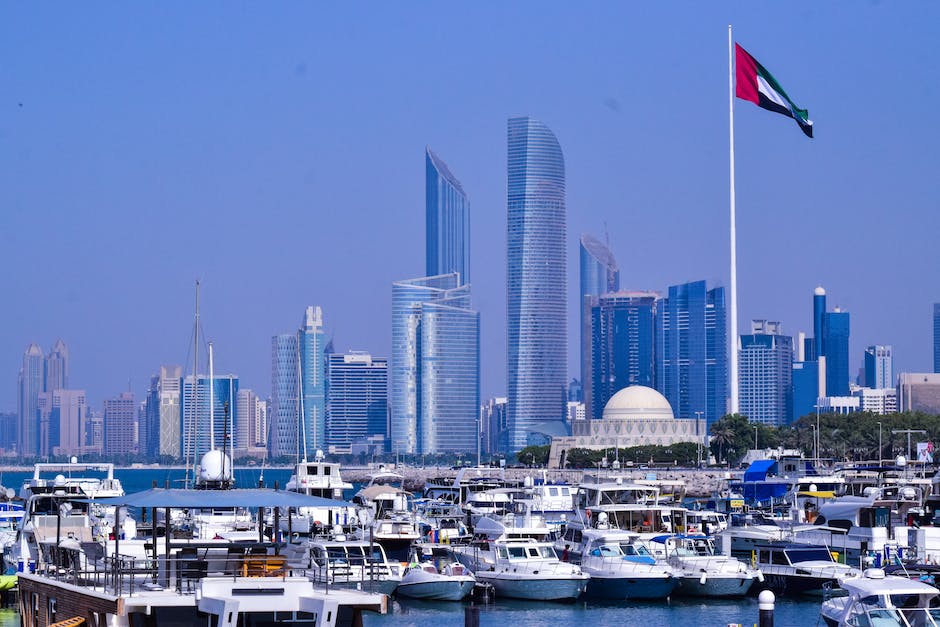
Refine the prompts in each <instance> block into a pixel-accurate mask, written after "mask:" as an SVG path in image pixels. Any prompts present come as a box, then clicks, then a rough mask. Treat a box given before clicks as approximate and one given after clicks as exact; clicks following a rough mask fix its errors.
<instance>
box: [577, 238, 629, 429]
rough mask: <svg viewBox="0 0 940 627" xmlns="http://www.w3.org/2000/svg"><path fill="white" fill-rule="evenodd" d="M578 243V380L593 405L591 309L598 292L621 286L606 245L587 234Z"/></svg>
mask: <svg viewBox="0 0 940 627" xmlns="http://www.w3.org/2000/svg"><path fill="white" fill-rule="evenodd" d="M580 244H581V245H580V248H579V252H580V255H579V257H580V263H579V268H580V281H581V282H580V286H581V289H580V292H579V296H580V302H579V305H578V308H579V310H580V315H581V326H580V336H581V350H580V352H579V353H578V355H580V359H581V363H580V366H581V382H582V384H583V385H584V387H585V389H586V391H587V398H586V402H587V403H588V404H591V405H592V406H593V399H592V394H593V389H587V388H590V387H591V381H592V380H593V378H594V360H593V358H592V356H591V349H592V346H593V342H592V340H591V337H592V333H593V332H592V330H591V320H592V315H591V308H592V307H594V306H595V305H596V304H597V298H598V297H599V296H600V295H601V294H607V293H610V292H616V291H617V290H619V289H620V270H619V269H618V268H617V261H616V259H614V254H613V253H612V252H611V251H610V248H608V247H607V245H606V244H603V243H601V242H600V241H598V240H597V239H596V238H594V237H592V236H590V235H588V234H584V235H582V236H581V242H580ZM568 400H569V401H572V400H579V399H573V398H571V396H570V395H569V398H568ZM602 407H603V406H602ZM594 417H597V418H600V414H595V415H594Z"/></svg>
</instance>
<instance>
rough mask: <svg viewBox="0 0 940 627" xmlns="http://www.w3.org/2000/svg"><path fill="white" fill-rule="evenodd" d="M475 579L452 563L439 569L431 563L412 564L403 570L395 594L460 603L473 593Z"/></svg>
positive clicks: (455, 563) (468, 572) (464, 569)
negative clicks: (403, 572)
mask: <svg viewBox="0 0 940 627" xmlns="http://www.w3.org/2000/svg"><path fill="white" fill-rule="evenodd" d="M474 585H476V578H475V577H474V576H473V573H471V572H470V571H469V570H467V568H466V567H465V566H464V565H463V564H461V563H459V562H454V563H450V564H446V565H444V566H443V567H441V568H440V569H438V567H437V566H435V565H434V563H433V562H430V561H427V562H421V563H413V564H411V565H409V566H408V568H407V569H406V570H405V574H404V575H403V576H402V578H401V583H400V584H398V589H397V590H396V594H398V595H400V596H405V597H411V598H413V599H426V600H429V601H460V600H462V599H464V598H466V597H467V596H468V595H469V594H470V593H471V592H473V586H474Z"/></svg>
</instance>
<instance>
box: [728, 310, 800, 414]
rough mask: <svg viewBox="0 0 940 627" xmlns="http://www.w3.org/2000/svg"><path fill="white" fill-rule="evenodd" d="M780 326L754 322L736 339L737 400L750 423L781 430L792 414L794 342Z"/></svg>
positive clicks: (764, 321)
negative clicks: (738, 369) (748, 333)
mask: <svg viewBox="0 0 940 627" xmlns="http://www.w3.org/2000/svg"><path fill="white" fill-rule="evenodd" d="M780 330H781V329H780V323H779V322H769V321H767V320H754V321H752V322H751V333H750V335H741V336H740V338H738V364H740V369H741V370H740V372H741V374H740V378H739V379H738V386H739V387H738V390H739V392H738V399H739V402H740V412H741V414H743V415H745V416H747V418H748V420H750V421H751V422H752V423H760V424H765V425H771V426H774V427H780V426H783V425H785V424H787V423H788V422H789V421H790V417H791V415H792V414H793V338H791V337H790V336H789V335H782V334H781V332H780Z"/></svg>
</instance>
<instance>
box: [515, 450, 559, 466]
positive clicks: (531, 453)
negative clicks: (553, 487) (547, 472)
mask: <svg viewBox="0 0 940 627" xmlns="http://www.w3.org/2000/svg"><path fill="white" fill-rule="evenodd" d="M551 448H552V447H551V446H549V445H545V446H527V447H525V448H524V449H522V450H521V451H519V452H518V453H516V459H518V460H519V463H520V464H526V465H532V466H544V465H546V464H548V452H549V450H551Z"/></svg>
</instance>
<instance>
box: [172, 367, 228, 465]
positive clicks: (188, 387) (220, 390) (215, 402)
mask: <svg viewBox="0 0 940 627" xmlns="http://www.w3.org/2000/svg"><path fill="white" fill-rule="evenodd" d="M212 397H213V398H212V408H211V409H210V407H209V377H207V376H205V375H199V376H198V377H197V378H196V384H195V389H194V388H193V376H192V375H189V376H187V377H186V378H185V379H183V381H182V393H181V394H180V411H181V414H182V416H183V421H182V430H181V433H180V442H181V443H182V449H183V459H184V460H195V462H196V463H199V460H200V459H201V457H202V455H203V454H205V453H206V451H209V450H210V449H211V448H213V447H214V448H217V449H220V450H226V451H227V450H228V449H229V447H230V446H231V442H234V437H235V433H234V430H235V411H236V406H235V405H236V401H237V398H238V377H237V376H235V375H231V374H227V375H216V376H215V377H214V378H213V379H212ZM226 406H227V407H228V409H227V410H226ZM210 420H211V421H212V430H214V433H212V432H211V430H210V428H209V427H210V425H209V421H210ZM226 434H227V435H228V437H229V440H226ZM210 435H211V436H213V437H214V439H215V441H214V442H213V441H212V439H211V438H210Z"/></svg>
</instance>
